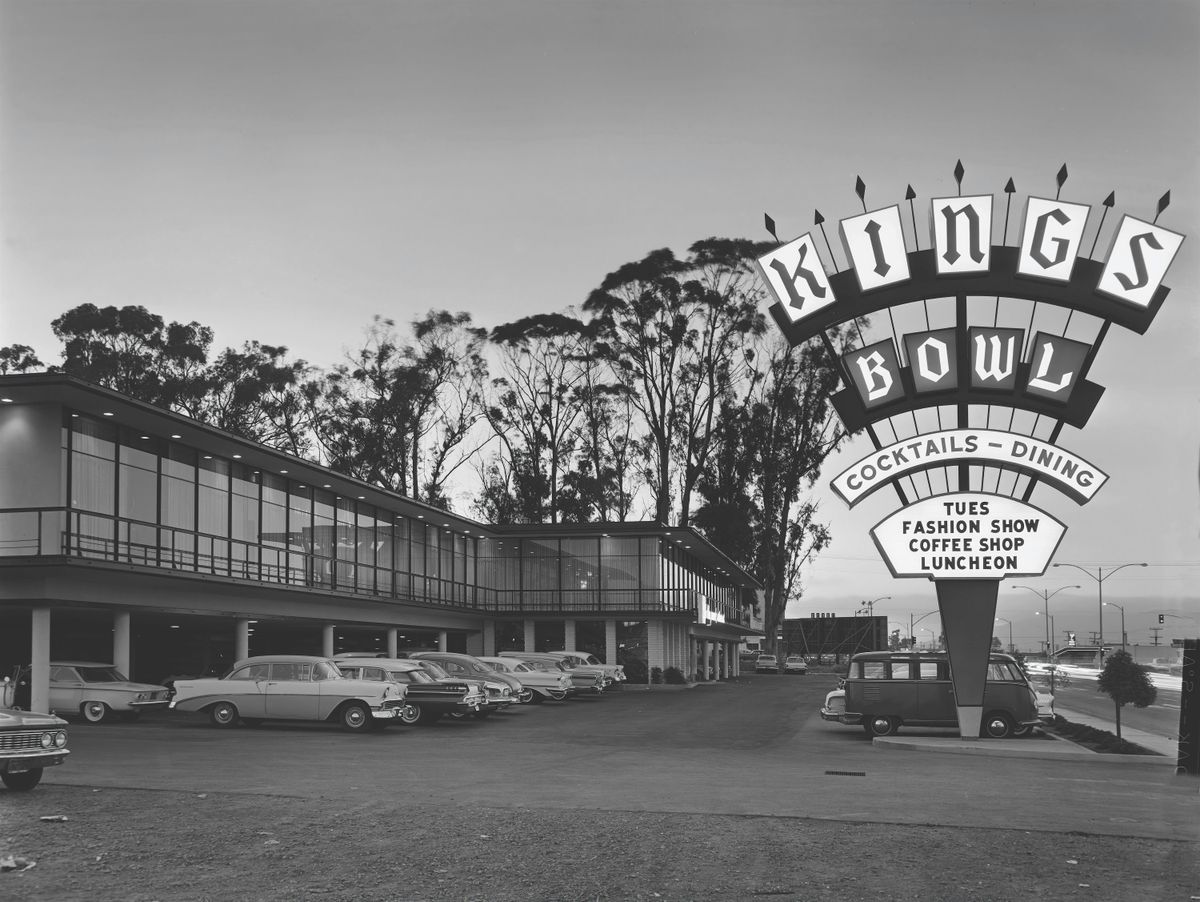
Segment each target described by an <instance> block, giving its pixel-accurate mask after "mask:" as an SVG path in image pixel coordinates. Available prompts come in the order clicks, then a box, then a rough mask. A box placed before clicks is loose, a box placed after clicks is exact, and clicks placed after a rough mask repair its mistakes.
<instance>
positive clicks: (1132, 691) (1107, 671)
mask: <svg viewBox="0 0 1200 902" xmlns="http://www.w3.org/2000/svg"><path fill="white" fill-rule="evenodd" d="M1148 673H1149V671H1147V670H1146V668H1145V667H1143V666H1142V665H1140V664H1138V663H1137V662H1136V661H1134V660H1133V657H1132V656H1131V655H1130V654H1129V652H1127V651H1118V652H1113V654H1111V655H1109V656H1108V661H1107V662H1106V663H1105V665H1104V669H1103V670H1102V671H1100V679H1099V680H1098V681H1097V689H1098V690H1099V691H1100V692H1103V693H1104V694H1105V695H1107V696H1108V697H1109V698H1111V699H1112V700H1113V704H1114V705H1116V720H1117V738H1118V739H1120V738H1121V708H1122V707H1124V706H1125V705H1129V704H1132V705H1133V706H1134V707H1135V708H1145V707H1147V706H1148V705H1152V704H1153V703H1154V699H1155V697H1156V696H1157V695H1158V690H1157V689H1155V688H1154V685H1153V684H1152V683H1151V682H1150V677H1149V676H1148Z"/></svg>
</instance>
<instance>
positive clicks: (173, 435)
mask: <svg viewBox="0 0 1200 902" xmlns="http://www.w3.org/2000/svg"><path fill="white" fill-rule="evenodd" d="M171 438H183V436H182V435H180V434H179V433H178V432H172V433H171Z"/></svg>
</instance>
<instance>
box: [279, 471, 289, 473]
mask: <svg viewBox="0 0 1200 902" xmlns="http://www.w3.org/2000/svg"><path fill="white" fill-rule="evenodd" d="M279 472H280V473H286V472H287V470H280V471H279Z"/></svg>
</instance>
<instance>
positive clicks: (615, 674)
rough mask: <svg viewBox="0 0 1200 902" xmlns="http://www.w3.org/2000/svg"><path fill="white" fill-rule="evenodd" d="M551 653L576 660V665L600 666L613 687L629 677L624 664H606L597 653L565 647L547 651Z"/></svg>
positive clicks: (618, 686)
mask: <svg viewBox="0 0 1200 902" xmlns="http://www.w3.org/2000/svg"><path fill="white" fill-rule="evenodd" d="M547 654H551V655H559V656H560V657H562V658H563V659H564V660H571V661H574V662H575V666H576V667H599V668H600V669H601V670H603V671H604V672H605V673H606V674H608V676H609V679H611V680H612V687H613V688H617V689H619V688H620V685H619V684H620V683H624V682H625V681H626V679H627V677H626V676H625V667H624V665H622V664H605V663H604V662H603V661H601V660H600V659H599V658H597V657H596V656H595V655H592V654H588V653H587V652H586V651H576V650H575V649H571V648H568V649H564V650H562V651H551V652H547Z"/></svg>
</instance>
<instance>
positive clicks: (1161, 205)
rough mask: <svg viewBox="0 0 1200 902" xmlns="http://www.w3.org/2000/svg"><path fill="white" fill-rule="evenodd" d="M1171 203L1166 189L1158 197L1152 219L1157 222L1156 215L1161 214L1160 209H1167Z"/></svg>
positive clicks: (1169, 194) (1169, 193)
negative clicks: (1156, 209) (1156, 210)
mask: <svg viewBox="0 0 1200 902" xmlns="http://www.w3.org/2000/svg"><path fill="white" fill-rule="evenodd" d="M1170 203H1171V192H1170V191H1168V192H1167V193H1166V194H1164V195H1163V196H1162V197H1160V198H1159V199H1158V212H1157V213H1155V214H1154V221H1155V222H1158V217H1160V216H1161V215H1162V211H1163V210H1165V209H1167V207H1168V206H1169V205H1170Z"/></svg>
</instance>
